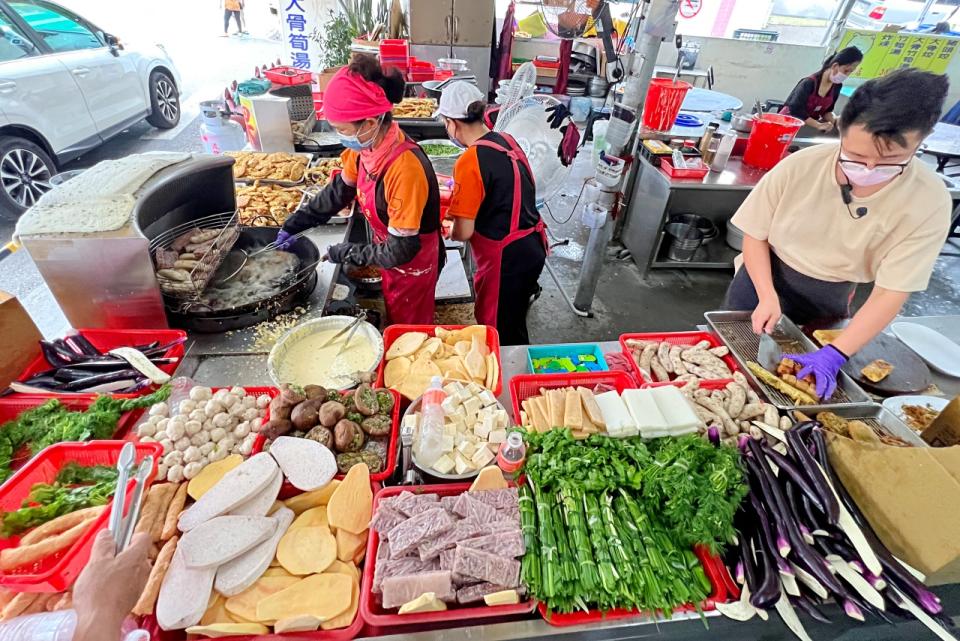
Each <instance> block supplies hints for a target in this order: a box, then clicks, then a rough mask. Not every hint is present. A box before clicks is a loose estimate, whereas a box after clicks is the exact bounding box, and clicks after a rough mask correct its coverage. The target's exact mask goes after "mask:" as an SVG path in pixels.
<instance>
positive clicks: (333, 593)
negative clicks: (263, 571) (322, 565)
mask: <svg viewBox="0 0 960 641" xmlns="http://www.w3.org/2000/svg"><path fill="white" fill-rule="evenodd" d="M308 529H309V528H304V529H302V530H300V531H301V532H303V531H306V530H308ZM352 586H353V581H352V580H351V579H350V577H348V576H346V575H344V574H314V575H311V576H308V577H306V578H304V579H301V580H300V581H297V582H296V583H294V584H293V585H291V586H290V587H288V588H286V589H284V590H280V591H279V592H276V593H274V594H271V595H270V596H268V597H267V598H265V599H263V600H261V601H260V603H259V604H258V605H257V620H258V621H270V620H272V621H279V620H281V619H289V618H291V617H295V616H300V615H304V614H309V615H310V616H314V617H317V618H318V619H323V620H324V621H328V620H330V619H332V618H334V617H335V616H337V615H338V614H341V613H343V612H345V611H346V610H347V609H348V608H349V607H350V601H351V596H352Z"/></svg>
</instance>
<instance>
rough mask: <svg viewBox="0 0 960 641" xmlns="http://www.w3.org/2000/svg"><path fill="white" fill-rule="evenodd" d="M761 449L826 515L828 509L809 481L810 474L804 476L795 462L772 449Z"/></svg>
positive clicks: (768, 447)
mask: <svg viewBox="0 0 960 641" xmlns="http://www.w3.org/2000/svg"><path fill="white" fill-rule="evenodd" d="M761 449H762V450H763V453H764V454H766V456H767V458H769V459H770V461H771V462H773V463H774V464H775V465H776V466H777V467H779V468H780V469H781V470H782V471H785V472H786V473H787V475H788V476H789V477H790V481H791V482H792V483H793V484H794V485H796V486H797V487H799V488H800V490H801V491H802V492H803V493H804V494H805V495H806V496H807V497H808V498H809V499H810V501H812V502H813V504H814V505H815V506H816V507H817V509H819V510H820V511H821V512H823V513H824V514H827V507H826V506H825V505H824V503H823V499H822V498H821V496H820V494H819V493H818V492H817V491H816V490H814V489H813V486H812V485H811V483H810V481H809V480H808V479H809V476H808V474H804V472H803V471H802V470H801V469H800V468H798V467H797V466H796V465H794V463H793V461H791V460H790V459H789V458H788V457H786V456H784V455H783V454H781V453H780V452H778V451H776V450H775V449H773V448H772V447H770V446H763V447H762V448H761ZM814 473H816V471H814Z"/></svg>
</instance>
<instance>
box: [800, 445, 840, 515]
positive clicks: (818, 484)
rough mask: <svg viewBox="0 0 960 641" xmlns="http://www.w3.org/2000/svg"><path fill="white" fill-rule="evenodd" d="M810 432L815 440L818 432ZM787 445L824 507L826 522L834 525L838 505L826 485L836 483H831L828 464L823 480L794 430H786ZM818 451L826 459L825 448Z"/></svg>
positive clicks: (814, 461)
mask: <svg viewBox="0 0 960 641" xmlns="http://www.w3.org/2000/svg"><path fill="white" fill-rule="evenodd" d="M811 430H812V436H813V438H816V437H817V434H819V430H817V429H814V428H811ZM821 438H822V434H821ZM787 443H788V445H789V446H790V452H791V454H793V455H794V456H796V457H797V460H799V461H800V465H801V467H802V468H803V469H804V470H806V471H807V474H808V476H809V478H810V480H811V481H812V482H813V488H812V489H813V490H814V491H815V492H816V494H817V495H818V496H819V497H820V501H821V504H822V505H823V507H824V514H826V515H827V519H828V521H829V522H830V523H832V524H834V525H835V524H836V523H837V521H838V520H839V519H840V505H839V503H837V497H836V496H835V495H834V493H833V492H832V491H831V489H830V487H828V485H827V483H828V482H831V484H832V485H834V487H836V483H832V481H833V479H831V478H829V476H830V472H829V471H828V469H827V468H829V464H828V465H827V468H825V470H824V473H825V474H827V475H828V478H824V477H823V474H821V473H820V470H819V469H817V461H816V460H815V459H814V458H813V455H811V454H810V450H808V449H807V446H806V444H805V443H804V442H803V439H802V438H801V435H800V434H796V433H795V432H794V430H788V431H787ZM819 449H822V450H823V457H826V455H827V454H826V447H825V446H824V447H821V448H819Z"/></svg>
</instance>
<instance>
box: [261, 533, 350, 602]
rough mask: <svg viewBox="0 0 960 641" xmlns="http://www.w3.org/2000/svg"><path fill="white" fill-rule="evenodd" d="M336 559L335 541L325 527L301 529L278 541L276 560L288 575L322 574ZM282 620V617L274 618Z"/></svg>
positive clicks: (285, 535)
mask: <svg viewBox="0 0 960 641" xmlns="http://www.w3.org/2000/svg"><path fill="white" fill-rule="evenodd" d="M336 558H337V540H336V539H335V538H333V535H332V534H330V530H329V529H327V528H325V527H315V526H311V527H302V528H297V529H296V530H292V531H288V532H287V533H286V534H284V535H283V538H282V539H280V545H279V546H278V547H277V560H279V561H280V565H282V566H283V568H284V569H285V570H286V571H287V572H289V573H290V574H296V575H301V576H302V575H306V574H315V573H317V572H323V571H324V570H326V569H327V568H328V567H330V564H331V563H333V562H334V560H335V559H336ZM274 618H283V617H274Z"/></svg>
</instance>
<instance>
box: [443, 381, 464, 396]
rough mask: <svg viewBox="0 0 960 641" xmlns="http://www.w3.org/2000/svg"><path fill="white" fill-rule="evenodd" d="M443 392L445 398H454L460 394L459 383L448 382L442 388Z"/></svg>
mask: <svg viewBox="0 0 960 641" xmlns="http://www.w3.org/2000/svg"><path fill="white" fill-rule="evenodd" d="M443 391H444V392H446V393H447V396H456V395H457V394H459V393H460V383H458V382H456V381H450V382H449V383H447V384H446V385H444V386H443Z"/></svg>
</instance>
